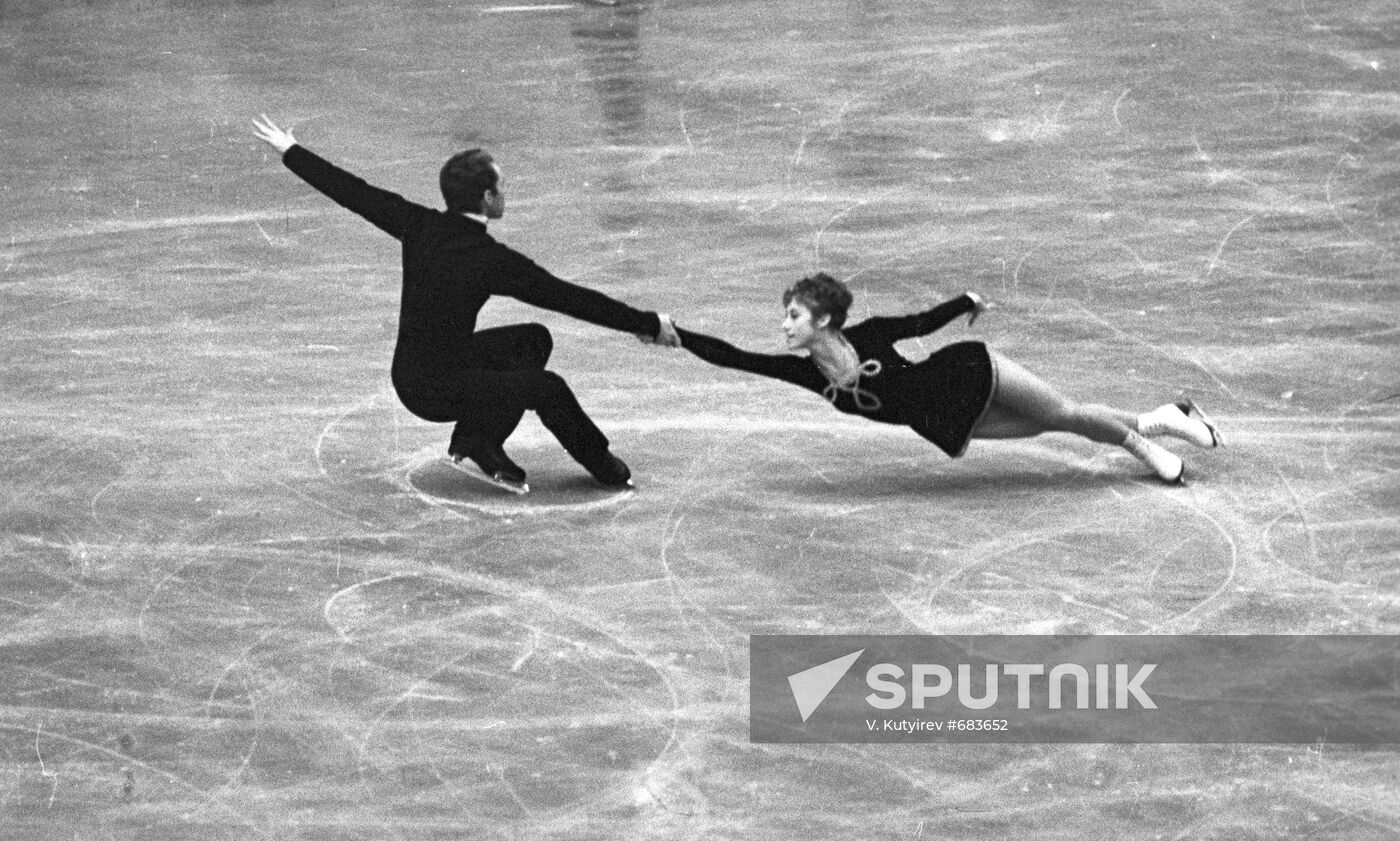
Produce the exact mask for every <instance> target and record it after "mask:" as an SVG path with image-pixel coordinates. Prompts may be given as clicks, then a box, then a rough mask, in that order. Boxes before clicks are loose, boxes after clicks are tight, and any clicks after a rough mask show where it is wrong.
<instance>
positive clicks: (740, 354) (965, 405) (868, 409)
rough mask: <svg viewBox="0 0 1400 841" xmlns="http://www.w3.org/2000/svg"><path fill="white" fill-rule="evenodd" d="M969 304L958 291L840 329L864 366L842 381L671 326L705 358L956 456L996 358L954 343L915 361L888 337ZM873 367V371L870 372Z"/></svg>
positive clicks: (988, 392) (797, 362) (812, 366)
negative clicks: (930, 304) (914, 310)
mask: <svg viewBox="0 0 1400 841" xmlns="http://www.w3.org/2000/svg"><path fill="white" fill-rule="evenodd" d="M976 306H977V305H976V303H975V302H974V301H973V299H972V298H970V297H968V296H966V295H963V296H960V297H958V298H954V299H953V300H951V301H947V302H945V303H942V304H939V305H938V306H936V307H934V308H933V309H931V310H929V311H927V312H922V313H918V314H917V315H909V316H902V317H895V318H878V317H877V318H870V319H867V320H865V321H862V322H861V323H859V324H857V325H855V326H853V327H845V328H843V329H842V331H841V332H842V333H843V334H844V335H845V337H846V339H847V340H848V341H850V343H851V345H852V346H854V347H855V349H856V353H857V354H858V355H859V357H860V361H861V363H862V368H863V371H864V372H863V373H862V374H861V376H860V377H859V379H858V380H857V381H856V383H855V384H854V386H853V387H848V388H841V387H838V386H836V385H834V384H833V383H831V382H830V381H828V380H827V378H826V376H825V375H824V374H822V372H821V370H820V369H818V368H817V366H816V363H814V362H813V361H812V360H811V359H810V358H809V357H805V356H794V355H792V354H766V353H752V352H750V351H746V350H740V349H739V348H736V347H734V346H733V345H731V344H728V343H727V342H724V341H721V340H719V339H716V338H714V337H713V336H707V335H705V334H703V333H695V332H693V331H690V330H684V329H679V328H678V329H677V332H678V333H679V334H680V337H681V342H682V344H683V345H684V347H685V349H686V350H688V351H690V352H691V353H693V354H695V355H696V356H698V357H700V358H701V359H703V360H705V361H706V362H709V363H711V364H714V365H720V366H723V367H725V368H737V369H739V370H741V371H748V372H750V373H753V374H760V375H762V376H765V377H772V378H774V379H779V380H784V381H786V382H790V383H792V384H793V385H798V386H801V387H802V388H805V389H808V390H810V391H814V392H816V393H817V394H821V395H823V396H825V397H826V398H827V399H828V400H830V401H831V403H832V405H834V406H835V407H836V408H837V409H839V410H840V411H842V412H845V413H846V414H851V415H860V416H862V417H866V418H870V419H871V420H875V421H881V422H883V423H893V424H902V425H904V426H908V427H910V428H911V429H913V430H914V431H915V432H917V433H919V434H920V435H922V436H923V437H925V438H927V439H928V440H930V441H932V442H933V443H934V444H936V445H938V448H939V449H941V450H943V452H945V453H947V454H948V455H949V456H952V457H953V458H957V457H958V456H960V455H962V454H963V452H964V451H965V450H966V449H967V442H968V438H969V437H970V436H971V434H972V430H973V427H975V426H976V425H977V422H978V421H979V420H981V418H982V415H983V414H985V413H986V411H987V406H988V405H989V404H990V403H991V399H992V394H993V392H994V391H995V390H996V365H995V364H994V363H993V361H992V358H991V354H990V353H989V352H988V351H987V346H986V345H985V344H983V343H982V342H958V343H956V344H951V345H948V346H946V347H943V348H940V349H939V350H938V351H936V352H935V353H934V354H933V355H931V356H929V357H928V358H927V359H925V360H923V361H922V362H917V363H915V362H910V361H909V360H908V359H906V358H904V356H902V355H901V354H900V353H899V352H898V351H897V350H895V347H894V343H895V342H897V341H900V340H902V339H912V338H914V337H916V336H926V335H928V334H929V333H932V332H933V331H935V330H937V329H939V328H940V327H943V326H944V325H945V324H947V323H949V322H950V321H952V320H953V319H955V318H957V317H959V316H961V315H964V314H967V313H970V312H972V311H973V310H975V309H976ZM874 362H878V365H875V364H872V363H874ZM876 369H878V373H871V372H872V371H875V370H876Z"/></svg>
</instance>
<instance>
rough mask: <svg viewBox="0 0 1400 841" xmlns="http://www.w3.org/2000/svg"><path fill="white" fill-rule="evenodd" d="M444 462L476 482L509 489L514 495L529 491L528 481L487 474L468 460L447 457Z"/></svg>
mask: <svg viewBox="0 0 1400 841" xmlns="http://www.w3.org/2000/svg"><path fill="white" fill-rule="evenodd" d="M446 462H447V463H448V464H449V465H450V466H451V467H452V468H454V469H455V470H456V471H457V472H458V473H461V474H462V475H463V476H468V477H470V478H472V479H475V480H477V481H478V482H481V483H483V484H486V485H490V486H492V487H494V488H500V489H501V490H503V491H509V492H510V493H513V494H515V495H516V496H524V495H525V494H528V493H529V492H530V485H529V484H528V483H526V482H512V481H511V480H509V479H504V478H501V477H499V476H488V475H487V474H485V473H483V472H482V471H481V468H479V467H477V466H476V465H475V464H473V463H471V462H470V461H466V460H463V461H457V460H456V459H452V458H449V459H446Z"/></svg>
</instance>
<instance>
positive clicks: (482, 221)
mask: <svg viewBox="0 0 1400 841" xmlns="http://www.w3.org/2000/svg"><path fill="white" fill-rule="evenodd" d="M462 215H463V216H465V217H467V218H468V219H470V220H472V221H473V222H476V223H477V224H479V225H481V227H483V228H484V227H486V217H485V216H483V215H482V214H480V213H467V212H466V211H462Z"/></svg>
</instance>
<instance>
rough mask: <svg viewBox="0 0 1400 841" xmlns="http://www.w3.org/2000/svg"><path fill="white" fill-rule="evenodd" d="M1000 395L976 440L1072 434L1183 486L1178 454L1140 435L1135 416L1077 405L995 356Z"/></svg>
mask: <svg viewBox="0 0 1400 841" xmlns="http://www.w3.org/2000/svg"><path fill="white" fill-rule="evenodd" d="M992 361H993V363H994V364H995V365H996V369H997V385H996V391H995V392H994V393H993V394H992V402H991V405H990V406H989V407H988V409H987V412H986V414H985V415H984V416H983V418H982V420H981V422H979V423H978V424H977V426H976V427H975V428H974V429H973V430H972V436H973V437H974V438H1024V437H1030V436H1033V435H1039V434H1041V433H1042V432H1070V433H1073V434H1075V435H1081V436H1083V437H1085V438H1088V439H1089V440H1091V441H1098V442H1099V443H1102V444H1114V445H1117V446H1120V447H1124V448H1125V449H1127V450H1128V451H1129V452H1131V453H1132V454H1133V455H1134V456H1136V457H1138V458H1139V459H1141V460H1142V461H1144V462H1146V463H1147V465H1148V466H1149V467H1151V468H1152V469H1153V471H1154V472H1156V474H1157V475H1158V476H1160V477H1161V478H1162V479H1164V480H1166V481H1168V482H1176V481H1180V479H1181V476H1182V473H1183V471H1184V467H1183V465H1182V463H1181V459H1180V458H1179V457H1177V455H1176V454H1175V453H1172V452H1171V451H1169V450H1166V449H1164V448H1162V447H1159V446H1157V445H1156V444H1153V443H1152V442H1150V441H1148V440H1147V439H1146V438H1143V437H1142V436H1141V435H1139V434H1138V431H1137V423H1138V421H1137V416H1136V415H1133V414H1132V413H1130V412H1125V411H1123V410H1121V409H1115V408H1113V407H1111V406H1104V405H1100V404H1093V403H1090V404H1081V403H1075V402H1074V401H1073V400H1070V399H1069V398H1068V397H1065V396H1064V395H1063V394H1061V393H1060V392H1058V391H1056V390H1055V389H1054V388H1053V387H1051V386H1050V384H1048V383H1046V382H1045V381H1044V380H1042V379H1040V378H1039V377H1037V376H1036V375H1035V374H1032V373H1031V372H1030V371H1027V370H1026V369H1025V368H1023V367H1021V366H1020V365H1018V364H1017V363H1015V362H1012V361H1011V360H1010V359H1007V358H1006V357H1004V356H1002V355H1000V354H998V353H993V354H992Z"/></svg>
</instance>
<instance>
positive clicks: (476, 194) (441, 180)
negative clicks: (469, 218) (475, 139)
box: [438, 149, 496, 213]
mask: <svg viewBox="0 0 1400 841" xmlns="http://www.w3.org/2000/svg"><path fill="white" fill-rule="evenodd" d="M491 164H492V159H491V156H490V155H488V154H487V153H486V152H484V151H482V150H480V149H468V150H467V151H465V152H458V153H457V154H455V155H453V156H452V157H450V158H448V159H447V163H445V164H443V165H442V172H441V173H439V174H438V186H440V187H441V188H442V197H443V199H444V200H445V201H446V202H447V209H448V210H451V211H454V212H457V213H480V212H481V200H482V199H483V198H485V197H486V191H487V190H494V189H496V168H495V167H493V166H492V165H491Z"/></svg>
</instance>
